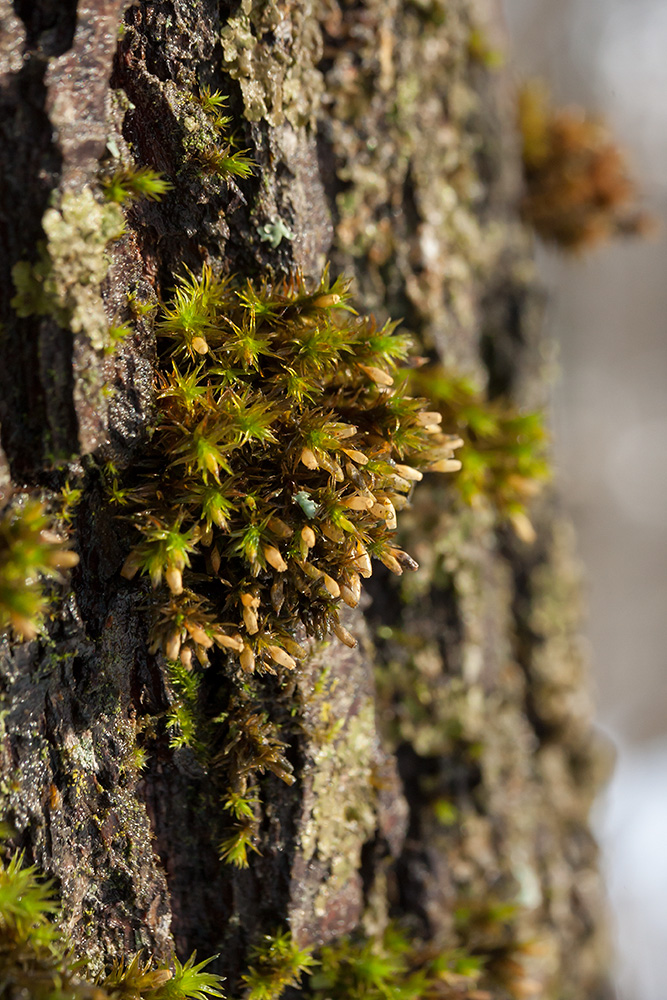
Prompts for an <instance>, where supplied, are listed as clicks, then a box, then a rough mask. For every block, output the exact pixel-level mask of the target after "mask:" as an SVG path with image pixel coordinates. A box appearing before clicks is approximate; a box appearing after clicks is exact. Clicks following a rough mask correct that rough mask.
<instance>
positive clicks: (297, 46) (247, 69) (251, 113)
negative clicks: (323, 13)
mask: <svg viewBox="0 0 667 1000" xmlns="http://www.w3.org/2000/svg"><path fill="white" fill-rule="evenodd" d="M316 6H317V5H316V4H315V3H314V2H313V0H296V2H294V3H291V4H289V5H288V6H287V8H284V7H283V6H281V5H278V4H273V3H266V2H265V0H241V4H240V6H239V8H238V10H237V12H236V13H235V14H234V15H233V16H232V17H230V18H229V20H228V21H227V23H226V25H225V27H224V28H223V29H222V31H221V40H222V52H223V58H222V64H223V67H224V69H225V70H226V71H227V72H228V73H229V75H230V76H231V77H232V79H233V80H238V82H239V84H240V87H241V93H242V95H243V102H244V109H245V116H246V118H247V119H248V120H249V121H253V122H256V121H261V120H262V119H263V118H264V119H266V121H268V123H269V124H270V125H273V126H274V127H275V126H278V125H281V124H282V123H283V121H285V120H287V121H288V122H289V123H290V124H291V125H294V126H300V125H305V124H308V123H311V124H312V123H313V122H314V118H315V115H316V113H317V111H318V109H319V105H320V100H321V95H322V92H323V84H322V75H321V73H320V72H319V71H318V70H317V68H316V67H317V64H318V62H319V61H320V59H321V57H322V38H321V33H320V27H319V24H318V21H317V18H316V16H315V11H316ZM269 38H270V40H269Z"/></svg>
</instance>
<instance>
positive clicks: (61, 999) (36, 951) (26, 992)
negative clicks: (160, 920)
mask: <svg viewBox="0 0 667 1000" xmlns="http://www.w3.org/2000/svg"><path fill="white" fill-rule="evenodd" d="M58 915H59V908H58V905H57V903H56V902H55V900H54V899H53V896H52V889H51V885H50V883H48V882H43V881H40V879H39V877H38V873H37V870H36V868H34V867H24V866H23V856H22V855H21V854H14V856H13V857H12V858H11V860H10V861H9V862H8V863H7V864H6V865H5V864H2V862H0V982H2V996H3V997H4V998H6V1000H23V998H25V997H27V996H29V997H31V998H32V1000H130V998H132V1000H207V997H222V996H223V993H222V990H221V989H220V983H221V979H220V976H216V975H213V974H212V973H209V972H204V971H203V970H204V968H205V967H206V966H207V965H208V961H205V962H200V963H199V964H198V965H195V963H194V958H195V956H194V955H192V956H191V957H190V958H189V959H188V961H187V962H185V963H184V964H182V963H181V962H179V960H178V959H177V958H176V957H175V956H174V958H173V959H172V961H171V962H169V963H162V964H160V965H157V966H156V965H154V964H153V963H152V962H151V961H150V960H147V961H143V960H142V959H141V958H140V957H139V956H138V955H135V956H134V957H133V958H132V959H130V960H128V961H125V960H123V959H121V960H119V961H117V962H116V963H114V965H113V967H112V969H111V971H110V972H109V973H108V974H107V975H104V976H101V977H99V978H98V979H97V981H94V980H93V979H89V978H88V977H87V975H86V964H87V963H86V960H85V959H82V960H80V961H78V962H75V961H74V960H73V958H72V954H71V951H70V947H69V943H68V941H67V939H66V938H65V936H64V935H63V934H62V932H61V931H60V930H59V928H58V926H57V924H56V923H54V922H53V921H54V918H57V917H58Z"/></svg>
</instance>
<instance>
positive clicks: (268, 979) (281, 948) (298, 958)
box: [241, 931, 317, 1000]
mask: <svg viewBox="0 0 667 1000" xmlns="http://www.w3.org/2000/svg"><path fill="white" fill-rule="evenodd" d="M250 961H251V963H252V964H251V965H250V967H249V969H248V971H247V972H246V973H245V974H244V975H243V976H241V980H242V982H243V983H244V984H245V993H244V996H245V1000H278V998H279V997H280V996H282V994H283V992H284V991H285V990H286V989H287V988H288V987H290V986H291V987H295V986H298V985H299V982H300V980H301V977H302V975H303V974H304V973H307V974H309V973H310V971H311V969H312V968H313V966H314V965H316V964H317V963H316V962H315V960H314V959H313V957H312V955H311V953H310V949H309V948H299V947H298V945H297V943H296V942H295V941H294V939H293V938H292V935H291V934H290V933H289V931H278V932H277V933H276V934H266V935H265V936H264V937H263V938H262V940H261V941H260V942H259V943H258V944H256V945H255V946H254V947H253V948H252V950H251V952H250Z"/></svg>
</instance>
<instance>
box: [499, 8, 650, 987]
mask: <svg viewBox="0 0 667 1000" xmlns="http://www.w3.org/2000/svg"><path fill="white" fill-rule="evenodd" d="M503 2H504V7H505V11H506V17H507V22H508V26H509V29H510V36H511V40H512V54H511V64H512V65H513V66H514V67H515V69H516V72H517V74H518V77H519V78H521V77H523V78H525V77H529V76H540V77H542V78H543V79H545V80H546V81H547V83H548V84H549V86H550V88H551V91H552V95H553V97H554V99H555V100H556V101H557V102H558V103H559V104H579V105H583V106H585V107H586V108H587V109H589V110H591V111H594V112H596V113H599V114H601V115H603V116H604V117H605V118H606V119H607V121H608V122H609V123H610V125H611V126H612V128H613V130H614V133H615V134H616V136H617V138H618V140H619V142H620V144H621V145H622V146H623V147H624V148H625V149H626V150H627V151H628V155H629V158H630V162H631V164H632V168H633V172H634V174H635V176H636V177H637V179H638V181H639V183H640V185H641V187H642V189H643V191H644V195H645V197H644V204H645V208H646V209H648V211H649V212H650V213H651V214H652V215H653V216H654V217H656V218H657V219H658V220H659V221H660V223H661V229H662V233H661V234H660V235H659V236H658V237H657V239H654V240H653V241H650V242H648V241H647V242H638V241H636V242H632V241H628V242H622V243H617V244H616V245H614V246H612V247H608V248H601V249H599V250H597V251H594V252H593V253H592V254H590V255H588V256H585V257H580V258H575V259H574V260H566V259H564V258H563V257H561V256H559V255H558V254H557V253H556V252H554V251H552V250H546V249H545V248H543V247H542V248H540V249H539V252H538V257H539V263H540V270H541V275H542V280H543V281H544V283H545V284H546V286H547V288H548V289H549V293H550V305H549V309H548V315H547V325H548V334H549V336H551V337H553V338H555V340H556V341H557V343H558V344H559V357H560V368H561V374H560V380H559V382H558V385H557V387H556V390H555V404H554V425H555V452H556V464H557V470H558V476H559V480H560V484H561V492H562V493H563V494H564V496H565V498H566V500H567V502H568V504H569V508H570V511H571V514H572V516H573V518H574V521H575V525H576V528H577V532H578V537H579V551H580V553H581V556H582V559H583V561H584V563H585V568H586V576H587V581H588V585H587V590H588V593H587V600H588V611H589V621H588V629H587V632H588V636H589V638H590V641H591V648H592V658H593V668H594V680H595V686H596V696H597V705H598V720H599V723H600V725H601V726H602V727H603V728H604V729H605V730H606V731H607V732H608V733H609V734H610V735H611V737H612V739H613V741H614V742H615V744H616V746H617V750H618V763H617V767H616V772H615V775H614V777H613V779H612V781H611V784H610V786H609V788H608V790H607V792H606V794H605V795H604V796H603V798H602V800H601V802H600V803H599V806H598V808H597V809H596V815H595V822H596V830H597V835H598V837H599V840H600V842H601V845H602V847H603V865H604V868H605V872H606V877H607V886H608V892H609V895H610V899H611V902H612V905H613V908H614V922H615V937H616V942H617V958H616V965H617V983H618V992H619V1000H667V663H666V660H667V329H666V327H667V320H666V317H667V242H666V239H667V0H503Z"/></svg>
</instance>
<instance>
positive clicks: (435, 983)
mask: <svg viewBox="0 0 667 1000" xmlns="http://www.w3.org/2000/svg"><path fill="white" fill-rule="evenodd" d="M319 959H320V967H319V968H318V969H317V970H316V971H315V972H314V974H313V976H312V979H311V987H312V996H313V997H314V1000H425V998H430V997H432V998H433V1000H435V998H438V1000H466V998H468V997H470V998H471V1000H472V998H473V997H476V998H478V1000H482V997H490V994H487V993H482V992H479V991H478V990H477V983H478V981H479V979H480V977H481V974H482V970H483V967H484V959H483V958H482V957H480V956H477V955H472V954H468V953H467V952H465V951H464V950H463V949H457V950H455V949H452V950H449V951H445V952H438V951H436V950H435V949H433V948H431V947H424V946H420V945H419V943H417V942H415V941H411V940H410V939H409V937H408V936H407V935H406V934H404V933H403V932H402V931H401V930H399V929H398V928H396V927H393V926H390V927H389V928H387V930H386V931H385V933H384V934H383V935H382V936H381V937H376V938H368V939H364V938H361V937H358V936H352V937H345V938H342V939H341V940H340V941H337V942H336V943H335V944H332V945H328V946H327V947H325V948H322V951H321V953H320V955H319Z"/></svg>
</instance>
